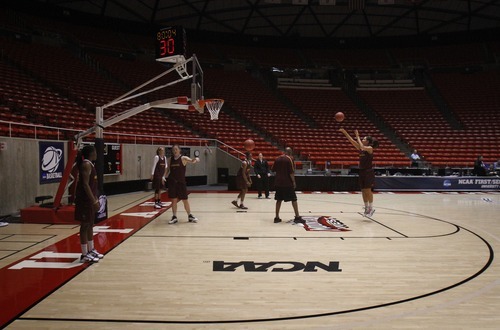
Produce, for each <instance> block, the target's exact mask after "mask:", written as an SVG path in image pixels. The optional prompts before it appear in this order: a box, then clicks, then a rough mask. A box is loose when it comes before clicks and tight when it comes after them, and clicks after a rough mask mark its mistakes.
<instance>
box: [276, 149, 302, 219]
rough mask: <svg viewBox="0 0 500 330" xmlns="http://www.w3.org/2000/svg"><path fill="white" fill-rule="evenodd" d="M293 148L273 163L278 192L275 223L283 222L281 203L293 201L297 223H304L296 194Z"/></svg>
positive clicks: (286, 150)
mask: <svg viewBox="0 0 500 330" xmlns="http://www.w3.org/2000/svg"><path fill="white" fill-rule="evenodd" d="M292 157H293V151H292V148H290V147H287V148H286V149H285V154H283V155H281V156H279V157H278V158H276V160H275V161H274V164H273V171H274V172H276V176H275V180H274V188H275V189H276V193H275V195H274V199H275V200H276V216H275V217H274V223H279V222H281V219H280V209H281V203H282V202H283V201H285V202H292V207H293V211H294V213H295V219H294V222H295V223H304V220H303V219H302V217H301V216H300V215H299V205H298V203H297V195H296V194H295V188H296V186H297V185H296V183H295V163H294V162H293V159H292Z"/></svg>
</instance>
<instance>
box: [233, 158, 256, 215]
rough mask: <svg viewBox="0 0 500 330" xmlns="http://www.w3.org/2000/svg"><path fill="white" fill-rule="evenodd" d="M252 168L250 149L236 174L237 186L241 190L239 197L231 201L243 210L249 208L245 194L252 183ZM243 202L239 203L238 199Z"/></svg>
mask: <svg viewBox="0 0 500 330" xmlns="http://www.w3.org/2000/svg"><path fill="white" fill-rule="evenodd" d="M251 168H252V154H251V153H250V151H247V152H245V159H244V160H243V161H242V162H241V167H240V169H239V170H238V174H236V187H237V188H238V189H239V190H240V193H239V194H238V197H236V199H235V200H234V201H232V202H231V203H232V204H233V205H234V206H236V207H237V208H240V209H242V210H247V209H248V207H246V206H245V205H243V201H244V200H245V195H246V194H247V191H248V188H249V187H250V186H251V185H252V178H250V169H251ZM239 199H240V200H241V203H240V204H238V200H239Z"/></svg>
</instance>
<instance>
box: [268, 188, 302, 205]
mask: <svg viewBox="0 0 500 330" xmlns="http://www.w3.org/2000/svg"><path fill="white" fill-rule="evenodd" d="M274 199H275V200H277V201H285V202H295V201H296V200H297V195H296V194H295V189H294V188H293V187H289V188H281V187H279V188H278V187H277V188H276V193H275V194H274Z"/></svg>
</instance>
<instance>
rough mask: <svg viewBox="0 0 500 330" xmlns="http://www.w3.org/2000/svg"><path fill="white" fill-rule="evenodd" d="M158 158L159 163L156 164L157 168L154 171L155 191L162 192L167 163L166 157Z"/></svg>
mask: <svg viewBox="0 0 500 330" xmlns="http://www.w3.org/2000/svg"><path fill="white" fill-rule="evenodd" d="M157 157H158V161H157V162H156V166H155V167H154V171H153V189H154V190H160V189H161V188H162V186H163V175H164V174H165V166H166V163H167V158H166V157H163V158H162V157H160V156H157Z"/></svg>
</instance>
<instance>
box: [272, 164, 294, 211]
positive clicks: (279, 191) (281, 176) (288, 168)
mask: <svg viewBox="0 0 500 330" xmlns="http://www.w3.org/2000/svg"><path fill="white" fill-rule="evenodd" d="M273 171H274V172H276V177H275V178H274V186H275V188H276V194H275V195H274V199H275V200H277V201H280V200H281V201H285V202H290V201H292V202H294V201H296V200H297V195H296V194H295V188H294V186H293V181H292V178H291V175H293V174H294V172H295V165H294V163H293V160H292V159H291V158H290V157H289V156H287V155H281V156H279V157H278V158H276V160H275V161H274V164H273Z"/></svg>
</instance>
